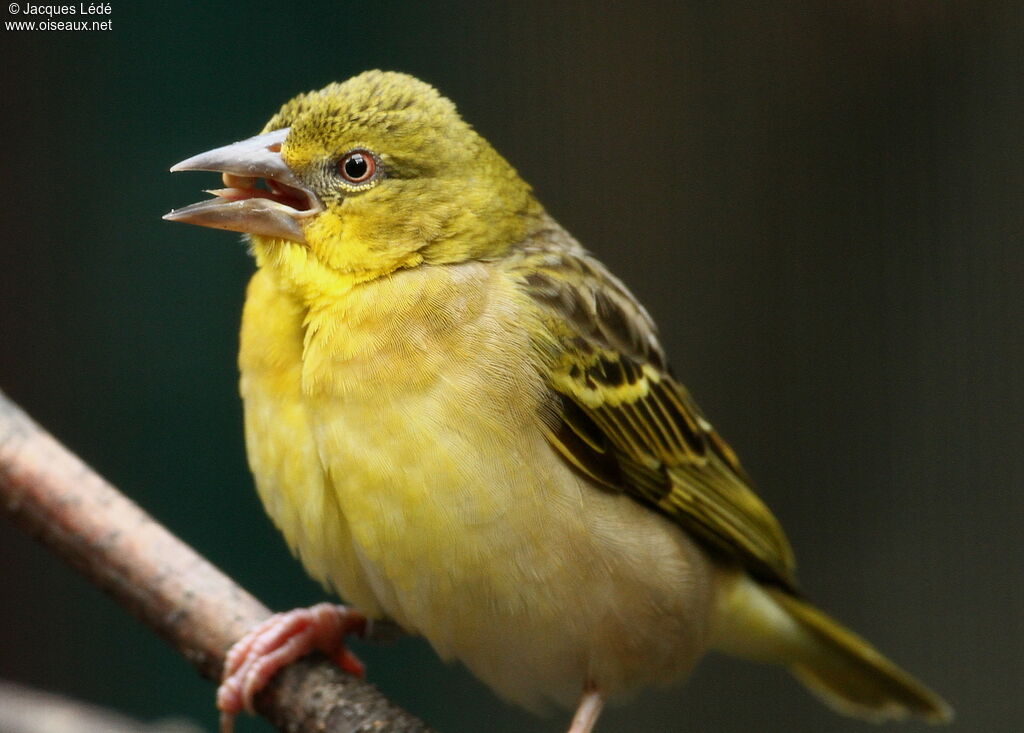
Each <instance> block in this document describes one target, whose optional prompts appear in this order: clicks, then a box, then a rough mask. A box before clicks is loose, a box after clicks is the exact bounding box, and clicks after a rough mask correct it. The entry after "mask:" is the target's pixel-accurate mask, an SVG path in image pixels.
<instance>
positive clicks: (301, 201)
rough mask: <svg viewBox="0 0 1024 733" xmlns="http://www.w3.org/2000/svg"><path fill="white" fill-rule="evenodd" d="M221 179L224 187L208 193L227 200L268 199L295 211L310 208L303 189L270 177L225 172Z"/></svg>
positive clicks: (307, 197)
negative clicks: (253, 176) (252, 176)
mask: <svg viewBox="0 0 1024 733" xmlns="http://www.w3.org/2000/svg"><path fill="white" fill-rule="evenodd" d="M223 180H224V186H225V188H219V189H216V190H211V191H210V192H209V193H212V194H213V195H214V196H217V197H219V198H222V199H226V200H227V201H243V200H245V199H270V200H271V201H275V202H277V203H279V204H282V205H284V206H288V207H289V208H292V209H295V210H296V211H309V210H310V209H311V208H312V202H311V201H310V200H309V196H307V195H306V193H305V192H304V191H300V190H299V189H297V188H293V187H292V186H289V185H287V184H284V183H281V182H280V181H275V180H274V179H272V178H250V177H248V176H237V175H235V174H234V173H225V174H224V175H223Z"/></svg>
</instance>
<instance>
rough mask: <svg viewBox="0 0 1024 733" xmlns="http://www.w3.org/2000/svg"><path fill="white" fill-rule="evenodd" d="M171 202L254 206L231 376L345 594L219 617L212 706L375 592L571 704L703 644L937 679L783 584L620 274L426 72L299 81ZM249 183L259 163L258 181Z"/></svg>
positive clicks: (850, 687) (415, 625) (280, 482)
mask: <svg viewBox="0 0 1024 733" xmlns="http://www.w3.org/2000/svg"><path fill="white" fill-rule="evenodd" d="M172 170H206V171H219V172H221V173H222V174H223V179H224V184H225V188H223V189H220V190H217V191H212V192H211V193H213V194H214V195H215V198H213V199H210V200H208V201H205V202H201V203H198V204H193V205H191V206H188V207H186V208H183V209H180V210H177V211H172V212H171V213H170V214H168V215H167V216H166V217H165V218H167V219H170V220H172V221H183V222H189V223H193V224H200V225H203V226H210V227H215V228H220V229H227V230H231V231H236V232H244V233H246V234H247V235H248V238H249V241H250V242H251V245H252V252H253V254H254V255H255V258H256V264H257V270H256V273H255V275H254V276H253V278H252V281H251V282H250V284H249V289H248V294H247V297H246V302H245V310H244V314H243V317H242V331H241V353H240V355H239V366H240V369H241V393H242V399H243V402H244V406H245V435H246V446H247V450H248V456H249V463H250V466H251V468H252V471H253V475H254V476H255V481H256V487H257V489H258V491H259V494H260V497H261V499H262V500H263V504H264V506H265V507H266V510H267V512H268V513H269V514H270V516H271V517H272V518H273V520H274V522H275V523H276V524H277V526H278V527H279V528H280V529H281V531H282V532H283V533H284V536H285V538H286V539H287V541H288V544H289V546H290V547H291V549H292V550H293V552H294V553H295V554H296V555H298V556H299V558H301V560H302V563H303V564H304V566H305V568H306V570H307V571H308V572H309V573H310V575H312V576H313V577H314V578H316V579H317V580H318V581H320V582H321V583H323V584H325V585H326V586H329V587H330V588H332V589H334V590H336V591H337V592H338V594H340V595H341V596H342V597H343V598H344V599H345V600H346V601H347V602H349V603H351V604H352V606H353V608H355V609H358V612H357V611H354V610H349V609H347V608H345V607H341V606H329V605H327V604H321V605H319V606H315V607H313V608H312V609H304V610H298V611H292V612H290V613H287V614H281V615H279V616H276V617H274V619H272V620H271V621H270V622H268V623H267V624H264V625H261V626H260V627H258V628H257V629H255V630H253V632H251V633H250V634H249V635H248V636H247V637H246V638H244V639H243V640H242V641H241V642H239V644H238V645H236V646H235V647H234V649H233V650H232V652H231V654H230V655H229V659H228V664H227V666H226V672H225V680H224V683H223V684H222V686H221V689H220V691H219V697H218V700H219V705H220V707H221V709H222V710H223V711H224V712H225V718H224V719H225V725H226V726H229V725H230V719H231V716H232V715H233V714H235V713H237V712H238V711H239V710H241V709H243V708H247V707H250V706H251V700H252V696H253V695H254V694H255V693H256V692H257V691H258V689H259V688H260V687H261V686H262V685H263V684H264V683H265V682H266V681H267V680H268V679H269V678H270V676H272V674H273V673H274V672H275V671H276V670H277V669H279V668H280V667H281V666H283V665H284V664H287V663H288V662H290V661H292V660H293V659H294V658H296V657H297V656H300V655H301V654H304V653H306V652H308V651H309V650H311V649H314V648H316V649H321V650H323V651H325V652H328V653H329V654H332V655H333V656H334V658H335V659H338V660H339V661H340V662H341V663H342V664H344V665H345V666H346V667H347V668H349V669H352V670H354V671H359V665H358V662H357V661H356V660H355V659H354V658H353V657H352V656H351V655H349V654H348V653H347V652H346V651H345V650H344V638H343V637H344V635H345V634H346V633H350V632H358V631H359V630H360V629H362V628H363V627H364V624H365V619H367V618H368V619H378V618H387V619H392V620H394V621H395V622H397V623H398V624H399V625H400V626H402V627H403V628H404V629H406V630H408V631H409V632H412V633H416V634H421V635H423V636H424V637H426V638H427V639H428V640H429V641H430V643H431V644H432V645H433V647H434V649H436V650H437V652H438V654H440V656H441V657H443V658H445V659H458V660H461V661H462V662H463V663H465V664H466V666H467V667H469V669H470V670H472V672H473V673H474V674H475V675H476V676H477V677H479V678H480V679H481V680H483V681H484V682H485V683H486V684H487V685H489V686H490V687H491V688H492V689H493V690H494V691H495V692H496V693H497V694H498V695H500V696H501V697H502V698H504V699H506V700H509V701H511V702H513V703H516V704H518V705H521V706H524V707H526V708H529V709H531V710H543V709H545V708H549V707H551V706H552V705H557V706H563V707H567V708H570V709H571V708H575V709H576V714H575V717H574V719H573V722H572V724H571V729H570V730H571V733H586V732H588V731H590V730H591V729H592V727H593V725H594V723H595V721H596V720H597V717H598V715H599V713H600V710H601V707H602V705H603V703H604V701H605V700H606V699H609V698H616V697H622V696H624V695H627V694H628V693H630V692H632V691H634V690H636V689H638V688H642V687H644V686H647V685H656V684H665V683H672V682H676V681H679V680H681V679H682V678H683V677H685V676H686V674H687V673H688V672H689V671H690V670H691V669H692V667H693V666H694V664H695V663H696V662H697V660H698V659H699V658H700V657H701V656H702V655H703V654H704V653H705V652H706V651H707V650H709V649H718V650H721V651H724V652H728V653H730V654H735V655H738V656H740V657H745V658H749V659H753V660H758V661H766V662H775V663H778V664H782V665H785V666H786V667H788V668H789V669H790V671H791V672H792V673H793V674H794V675H795V676H796V677H797V678H798V679H799V680H800V681H801V682H802V683H804V684H805V685H806V686H807V687H808V688H810V690H811V691H812V692H814V693H816V694H817V695H819V696H820V697H821V698H822V699H823V700H824V701H825V702H826V703H827V704H829V705H831V706H832V707H834V708H835V709H837V710H839V711H840V712H843V713H847V714H851V715H855V716H859V717H862V718H866V719H869V720H884V719H890V718H903V717H907V716H917V717H920V718H924V719H926V720H929V721H933V722H942V721H947V720H949V719H950V717H951V710H950V708H949V707H948V706H947V705H946V704H945V703H944V702H943V701H942V700H941V699H940V698H939V697H937V696H936V695H935V694H933V693H932V692H930V691H929V690H928V689H926V688H925V687H924V686H923V685H922V684H920V683H919V682H917V681H916V680H914V679H913V678H912V677H911V676H910V675H908V674H907V673H905V672H903V671H902V670H901V669H899V668H898V667H897V666H895V665H894V664H893V663H891V662H890V661H888V660H887V659H886V658H885V657H883V656H882V655H881V654H880V653H879V652H877V651H876V650H875V649H874V648H872V647H871V646H870V645H869V644H868V643H867V642H866V641H864V640H863V639H860V638H859V637H857V636H855V635H854V634H852V633H851V632H850V631H847V630H846V629H844V628H843V627H842V626H840V625H839V624H838V623H837V622H835V621H834V620H832V619H831V618H829V617H828V616H827V615H825V614H824V613H822V612H821V611H820V610H818V609H817V608H815V607H814V606H813V605H811V604H810V603H809V602H808V601H807V600H806V599H805V598H804V597H803V595H802V594H801V592H800V590H799V589H798V586H797V582H796V579H795V576H794V562H793V554H792V551H791V550H790V546H789V543H788V542H787V540H786V537H785V535H784V534H783V532H782V529H781V528H780V527H779V524H778V523H777V521H776V520H775V518H774V517H773V516H772V514H771V512H770V511H769V510H768V509H767V507H765V505H764V504H763V503H762V502H761V500H760V499H759V498H758V497H757V495H756V494H755V493H754V491H753V490H752V489H751V487H750V483H749V480H748V478H747V475H746V473H745V472H744V470H743V468H742V467H741V466H740V463H739V461H738V460H737V458H736V455H735V454H734V453H733V451H732V450H731V449H730V448H729V446H728V445H727V444H726V443H725V441H723V440H722V438H721V437H719V435H718V433H716V432H715V430H714V428H713V427H712V425H711V423H709V422H708V420H707V419H706V418H705V417H704V415H703V414H702V413H701V411H700V409H699V408H698V407H697V405H696V404H695V403H694V401H693V399H692V398H691V397H690V395H689V393H688V392H687V391H686V389H685V388H684V387H683V386H682V384H680V383H679V382H678V381H676V379H675V377H674V376H673V375H672V372H671V370H670V369H669V367H668V362H667V360H666V357H665V354H664V352H663V350H662V348H661V345H660V344H659V342H658V337H657V331H656V328H655V325H654V323H653V322H652V320H651V317H650V316H649V315H648V314H647V311H645V310H644V308H643V306H641V305H640V304H639V303H638V302H637V300H636V299H635V298H634V297H633V295H632V294H631V293H630V292H629V290H627V289H626V287H625V286H624V285H623V284H622V283H621V282H620V281H619V280H618V279H617V278H616V277H615V276H614V275H612V274H611V273H610V272H609V271H608V270H607V269H606V268H605V267H604V266H603V265H602V264H601V263H600V262H599V261H598V260H597V259H595V258H594V257H593V256H592V255H591V254H589V253H588V252H587V251H586V250H585V249H584V248H583V247H581V246H580V244H579V243H578V242H577V241H576V240H575V239H573V237H572V236H571V235H570V234H569V233H568V232H566V231H565V229H563V228H562V227H561V226H559V224H558V222H556V221H555V220H554V219H552V218H551V217H550V216H549V215H548V214H547V213H546V212H545V210H544V208H543V207H542V206H541V205H540V203H538V201H537V199H536V198H535V197H534V195H533V193H532V191H531V189H530V186H529V185H527V184H526V183H525V182H524V181H523V180H522V179H521V178H520V177H519V175H518V174H517V173H516V171H515V170H514V169H513V168H512V167H511V166H510V165H509V164H508V163H507V162H506V161H505V160H504V159H503V158H502V157H501V156H500V155H499V154H498V153H497V152H495V150H494V149H493V148H492V147H491V146H490V145H489V144H488V143H487V141H485V140H484V139H483V138H482V137H480V135H478V134H477V133H476V132H475V131H474V130H473V129H472V128H471V127H470V126H469V125H468V124H467V123H466V122H464V121H463V120H462V119H461V117H460V116H459V114H458V113H457V112H456V109H455V106H454V105H453V104H452V103H451V102H450V101H449V100H447V99H446V98H444V97H442V96H441V95H440V94H438V92H437V91H436V90H435V89H434V88H433V87H431V86H429V85H427V84H425V83H423V82H421V81H419V80H417V79H414V78H412V77H410V76H407V75H404V74H398V73H385V72H380V71H370V72H366V73H364V74H361V75H359V76H356V77H354V78H352V79H349V80H348V81H346V82H344V83H341V84H331V85H329V86H327V87H325V88H324V89H322V90H320V91H316V92H310V93H308V94H302V95H300V96H298V97H296V98H295V99H293V100H291V101H290V102H288V103H287V104H285V105H284V106H283V107H282V108H281V110H280V111H279V112H278V113H277V114H276V115H274V116H273V117H272V118H271V119H270V121H269V122H268V123H267V124H266V126H265V127H264V129H263V132H262V133H261V134H260V135H257V136H256V137H253V138H250V139H248V140H244V141H242V142H239V143H235V144H233V145H228V146H225V147H222V148H217V149H215V150H211V151H209V152H207V153H202V154H200V155H197V156H195V157H193V158H189V159H188V160H186V161H183V162H182V163H179V164H178V165H177V166H175V167H174V168H172ZM261 181H262V182H263V183H264V185H265V187H260V182H261Z"/></svg>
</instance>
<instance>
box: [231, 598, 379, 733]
mask: <svg viewBox="0 0 1024 733" xmlns="http://www.w3.org/2000/svg"><path fill="white" fill-rule="evenodd" d="M365 631H366V619H365V618H364V617H363V615H362V614H360V613H359V612H357V611H353V610H350V609H348V608H346V607H345V606H335V605H333V604H330V603H319V604H317V605H315V606H311V607H310V608H297V609H295V610H294V611H288V612H287V613H275V614H274V615H273V616H271V617H270V618H268V619H267V620H266V621H264V622H263V623H260V624H257V625H256V626H254V627H253V628H252V629H250V630H249V631H248V633H246V635H245V636H243V637H242V638H241V639H240V640H239V641H238V642H236V643H235V645H234V646H232V647H231V649H230V651H228V654H227V657H226V658H225V660H224V673H223V676H222V678H221V684H220V687H219V688H217V707H218V708H219V709H220V711H221V716H220V729H221V733H231V729H232V726H233V723H234V719H235V715H237V714H238V713H240V712H241V711H242V710H246V711H248V712H250V713H251V712H252V711H253V707H252V705H253V699H254V698H255V696H256V695H257V694H258V693H259V691H260V690H262V689H263V688H264V687H265V686H266V684H267V683H268V682H269V681H270V679H271V678H272V677H273V676H274V675H275V674H277V672H278V671H279V670H281V668H283V667H286V666H288V665H289V664H291V663H292V662H294V661H295V660H296V659H298V658H299V657H303V656H305V655H307V654H309V653H310V652H312V651H319V652H322V653H324V654H326V655H327V656H328V657H330V658H331V659H332V660H334V662H335V663H336V664H337V665H338V666H339V667H341V668H342V669H344V670H345V671H346V672H349V673H351V674H354V675H356V676H359V677H362V676H363V673H364V672H365V670H364V668H363V665H362V662H360V661H359V660H358V659H356V657H355V655H353V654H352V653H351V652H350V651H348V649H346V648H345V637H346V636H347V635H348V634H361V633H364V632H365Z"/></svg>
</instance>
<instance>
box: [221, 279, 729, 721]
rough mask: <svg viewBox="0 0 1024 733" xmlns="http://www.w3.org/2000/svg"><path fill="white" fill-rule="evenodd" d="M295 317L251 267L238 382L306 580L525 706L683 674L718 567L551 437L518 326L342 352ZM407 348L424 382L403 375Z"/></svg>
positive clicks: (263, 492) (268, 485)
mask: <svg viewBox="0 0 1024 733" xmlns="http://www.w3.org/2000/svg"><path fill="white" fill-rule="evenodd" d="M470 274H472V273H470ZM491 302H493V301H491ZM456 305H457V304H456ZM271 306H272V307H271ZM466 307H478V308H487V307H489V304H488V303H482V304H473V303H470V304H469V305H467V306H466ZM454 308H455V306H451V307H447V308H446V309H444V310H441V309H437V308H434V309H433V310H432V312H445V313H453V312H456V311H455V310H454ZM250 313H252V314H258V316H259V317H258V318H257V317H256V316H253V317H250ZM267 313H270V314H272V317H269V318H268V317H267V315H266V314H267ZM356 315H358V314H356ZM302 319H303V313H302V311H301V310H300V309H299V308H298V307H297V306H295V305H294V304H293V303H291V301H286V300H284V299H282V296H281V295H280V294H279V293H278V292H277V290H276V289H275V288H274V287H273V285H272V283H270V282H269V281H268V279H267V278H266V277H263V276H261V275H260V274H257V276H256V277H255V278H254V280H253V283H252V285H251V286H250V290H249V299H248V301H247V310H246V317H245V319H244V320H243V329H242V356H241V357H240V364H241V368H242V383H241V388H242V395H243V400H244V403H245V419H246V441H247V449H248V453H249V460H250V464H251V466H252V469H253V474H254V476H255V478H256V484H257V488H258V490H259V493H260V496H261V498H262V499H263V502H264V505H265V506H266V508H267V511H268V513H269V514H270V515H271V517H272V518H273V519H274V521H275V523H276V524H277V525H278V527H280V528H281V530H282V532H283V533H284V535H285V537H286V539H287V540H288V543H289V545H290V546H291V547H292V549H293V550H294V551H295V552H296V553H297V554H298V555H299V556H300V558H301V559H302V562H303V564H304V565H305V566H306V568H307V570H308V571H309V572H310V574H311V575H312V576H313V577H315V578H317V579H318V580H320V581H322V582H324V583H327V584H328V585H330V586H331V587H333V588H334V589H336V590H337V591H338V592H339V594H340V595H341V596H342V597H343V599H344V600H346V601H347V602H349V603H351V604H352V605H354V606H356V607H358V608H361V609H363V610H364V611H366V612H367V613H369V614H371V615H386V616H389V617H391V618H393V619H395V620H396V621H397V622H399V623H400V624H401V625H402V626H404V627H406V628H407V629H409V630H410V631H414V632H417V633H420V634H422V635H423V636H425V637H426V638H427V639H428V640H429V641H430V643H431V644H432V645H433V646H434V647H435V649H436V650H437V651H438V653H439V654H440V655H441V656H442V657H444V658H447V659H452V658H454V659H459V660H461V661H462V662H463V663H465V664H466V665H467V666H468V667H469V668H470V669H471V671H472V672H473V673H474V674H476V675H477V676H478V677H479V678H481V679H482V680H483V681H484V682H485V683H487V684H488V685H489V686H490V687H491V688H492V689H494V690H495V691H496V692H497V693H498V694H499V695H501V696H502V697H504V698H506V699H508V700H510V701H513V702H516V703H518V704H520V705H523V706H525V707H528V708H533V709H538V708H543V707H546V706H547V705H548V704H550V703H557V704H560V705H563V706H572V705H574V704H575V702H576V699H577V697H578V696H579V694H580V691H581V690H582V688H583V686H584V685H585V684H587V683H593V684H596V685H597V686H598V687H599V688H600V689H602V690H603V691H604V692H605V693H606V694H607V695H609V696H612V697H614V696H615V695H617V694H621V693H627V692H629V691H630V690H632V689H634V688H636V687H640V686H643V685H647V684H651V683H655V682H669V681H672V680H673V679H678V678H680V677H682V676H683V675H685V674H686V672H688V671H689V670H690V668H691V667H692V666H693V664H694V663H695V662H696V660H697V659H698V658H699V656H700V655H701V654H702V653H703V651H704V649H705V648H706V646H707V643H708V641H709V637H710V635H711V632H712V629H711V628H710V626H711V622H712V621H711V616H712V609H713V607H714V594H715V586H716V570H715V568H714V566H713V564H712V563H711V561H710V560H709V559H708V558H707V556H706V555H705V554H704V553H703V551H701V550H700V549H699V548H698V547H696V546H695V545H694V543H693V542H692V541H691V540H689V538H688V537H687V536H686V535H685V534H684V533H683V532H682V531H680V530H679V528H678V527H676V526H675V525H673V524H671V523H670V522H669V521H668V520H666V519H664V518H663V517H661V516H660V515H658V514H656V513H655V512H653V511H651V510H649V509H647V508H645V507H642V506H640V505H639V504H637V503H636V502H634V501H633V500H631V499H630V498H628V497H626V496H624V495H621V494H614V493H611V492H608V491H605V490H602V489H599V488H597V487H595V486H593V485H590V484H589V483H587V482H586V481H585V480H583V479H581V478H580V477H579V476H578V475H577V474H576V473H574V472H573V471H572V470H571V469H570V468H569V467H568V466H567V464H565V463H564V462H563V460H562V459H561V458H560V457H559V456H558V455H557V454H556V453H555V452H554V451H553V450H552V449H551V448H550V446H549V445H548V443H547V441H546V439H545V438H544V436H543V434H542V432H541V429H540V424H539V420H538V417H537V413H536V404H535V403H536V400H537V397H536V396H531V395H535V394H537V393H539V389H538V384H537V377H536V375H535V374H532V373H531V372H530V370H529V369H528V368H526V367H524V365H523V364H521V363H520V362H521V360H519V359H516V358H514V356H513V355H518V354H522V353H525V349H526V348H527V346H526V345H525V344H519V345H516V344H511V347H512V348H509V346H510V344H509V339H514V338H517V337H520V338H521V337H522V334H518V336H517V332H516V331H515V329H512V328H509V327H507V325H502V324H501V323H500V322H497V319H498V316H495V323H491V324H489V322H488V321H487V319H486V318H485V317H483V316H481V317H477V318H476V319H475V320H473V321H472V323H473V324H474V328H475V329H476V330H475V331H472V332H471V331H469V330H468V329H467V330H465V331H462V332H460V331H459V330H458V329H457V328H455V329H453V328H452V327H451V326H450V324H444V328H442V327H440V326H438V327H437V328H436V329H435V330H434V331H431V332H424V333H420V332H416V333H409V332H404V333H402V334H401V335H400V336H401V337H400V338H398V337H396V338H395V339H394V341H393V344H397V346H393V347H392V348H393V349H395V348H408V349H414V348H421V347H420V346H419V345H420V344H426V345H427V346H428V347H429V348H423V349H422V350H421V351H420V352H419V353H417V354H409V353H405V354H398V357H400V358H390V359H389V358H385V357H386V354H384V352H382V354H377V353H374V354H372V355H371V356H370V357H368V358H363V359H356V358H349V359H347V360H346V359H341V358H340V357H339V356H338V354H337V353H336V352H331V353H326V352H325V353H323V354H317V353H316V352H315V350H314V349H312V348H308V347H307V348H306V350H305V352H303V348H304V347H303V341H302V336H301V328H300V324H301V323H302ZM420 320H422V319H420ZM353 321H354V316H353V314H352V313H349V314H348V316H347V320H346V323H347V324H349V325H350V326H351V324H352V323H353ZM394 322H395V321H394V320H391V321H389V323H394ZM367 333H368V334H371V337H368V338H371V340H372V339H377V341H374V343H377V342H378V341H379V338H378V332H376V331H372V332H371V331H369V330H368V331H367ZM452 334H453V335H452ZM442 338H444V339H445V341H444V343H433V344H432V343H430V340H431V339H433V340H435V341H436V340H439V339H442ZM406 345H408V346H406ZM367 353H369V352H367ZM414 359H419V360H420V361H421V362H422V361H426V362H429V363H426V364H425V365H424V366H425V367H426V369H425V370H421V371H426V372H428V373H429V374H431V375H433V376H432V377H431V378H430V379H425V380H424V379H418V378H413V377H412V376H410V375H411V374H412V373H411V372H410V374H402V373H400V372H399V371H396V369H395V365H400V364H402V363H410V361H411V360H414ZM482 365H486V366H482Z"/></svg>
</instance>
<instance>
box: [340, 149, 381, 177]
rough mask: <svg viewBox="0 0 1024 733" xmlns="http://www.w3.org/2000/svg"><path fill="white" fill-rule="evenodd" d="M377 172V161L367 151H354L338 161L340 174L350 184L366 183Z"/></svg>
mask: <svg viewBox="0 0 1024 733" xmlns="http://www.w3.org/2000/svg"><path fill="white" fill-rule="evenodd" d="M376 172H377V161H376V160H375V159H374V157H373V155H372V154H371V153H369V152H367V151H365V150H353V151H352V152H351V153H348V154H346V155H345V157H344V158H342V159H341V160H339V161H338V173H339V175H341V177H342V178H344V179H345V180H346V181H347V182H348V183H366V182H367V181H369V180H370V179H371V178H373V174H374V173H376Z"/></svg>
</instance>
